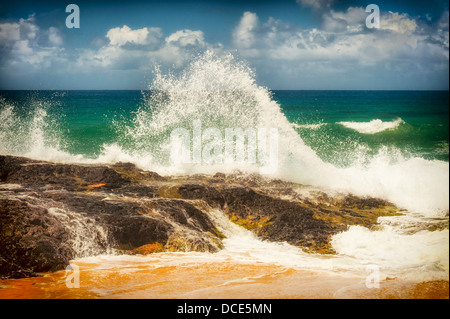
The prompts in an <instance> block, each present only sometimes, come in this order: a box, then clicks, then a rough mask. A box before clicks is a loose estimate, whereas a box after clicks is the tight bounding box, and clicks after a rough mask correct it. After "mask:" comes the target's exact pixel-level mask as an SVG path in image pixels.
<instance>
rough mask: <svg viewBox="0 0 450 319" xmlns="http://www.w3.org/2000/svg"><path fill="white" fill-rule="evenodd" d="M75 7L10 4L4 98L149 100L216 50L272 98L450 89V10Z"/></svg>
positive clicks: (215, 4)
mask: <svg viewBox="0 0 450 319" xmlns="http://www.w3.org/2000/svg"><path fill="white" fill-rule="evenodd" d="M70 1H72V2H70ZM70 1H69V2H65V1H52V0H47V1H28V0H24V1H3V0H0V89H31V90H39V89H56V90H58V89H61V90H69V89H74V90H77V89H98V90H103V89H126V90H128V89H138V90H140V89H146V88H148V86H149V84H150V83H151V81H152V77H153V76H154V75H153V74H154V73H153V71H154V70H155V66H159V67H160V68H161V70H163V71H165V72H173V73H177V72H180V71H182V70H183V68H185V67H186V66H187V65H188V64H189V62H190V61H192V60H193V59H194V58H195V56H197V55H198V54H201V53H202V52H204V51H206V50H212V51H214V52H215V53H216V54H217V55H221V54H226V53H231V54H233V55H234V56H235V57H236V58H237V59H240V60H243V61H245V62H246V63H248V65H249V66H250V67H251V68H252V69H253V70H254V73H255V77H256V81H257V83H258V84H260V85H262V86H265V87H268V88H269V89H272V90H279V89H289V90H290V89H298V90H311V89H312V90H448V88H449V8H448V1H441V0H428V1H411V0H410V1H407V0H368V1H360V0H353V1H343V0H290V1H287V0H282V1H280V0H278V1H275V0H258V1H253V0H251V1H250V0H248V1H245V0H244V1H232V0H228V1H226V0H222V1H218V0H209V1H207V0H197V1H135V0H128V1H114V0H110V1H100V0H93V1H84V0H83V1H82V0H70ZM70 3H74V4H77V5H78V7H79V10H80V20H79V21H80V27H79V28H68V27H67V26H66V18H67V17H68V16H69V15H70V14H71V12H69V13H67V12H66V6H67V5H68V4H70ZM369 4H376V5H377V6H378V8H379V10H380V16H379V22H380V23H379V27H375V28H370V27H369V25H367V24H366V19H367V17H368V16H369V15H370V14H371V12H366V7H367V6H368V5H369Z"/></svg>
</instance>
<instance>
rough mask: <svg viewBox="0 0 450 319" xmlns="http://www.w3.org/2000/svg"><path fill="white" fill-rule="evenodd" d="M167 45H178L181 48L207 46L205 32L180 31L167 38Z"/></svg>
mask: <svg viewBox="0 0 450 319" xmlns="http://www.w3.org/2000/svg"><path fill="white" fill-rule="evenodd" d="M166 43H167V44H170V45H177V46H181V47H186V46H199V47H203V46H205V39H204V35H203V32H202V31H200V30H197V31H192V30H189V29H184V30H179V31H176V32H174V33H172V34H171V35H169V36H168V37H167V38H166Z"/></svg>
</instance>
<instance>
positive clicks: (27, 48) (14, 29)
mask: <svg viewBox="0 0 450 319" xmlns="http://www.w3.org/2000/svg"><path fill="white" fill-rule="evenodd" d="M62 45H63V39H62V37H61V33H60V31H59V30H58V29H57V28H55V27H50V28H49V29H47V30H43V29H41V28H40V27H39V26H38V25H37V24H36V20H35V15H34V14H33V15H30V16H29V17H28V18H27V19H23V18H21V19H19V20H18V21H17V22H5V23H0V64H2V65H4V64H6V63H9V64H11V65H18V66H23V65H24V64H25V65H28V66H32V67H33V68H41V67H45V66H49V65H51V64H52V63H53V62H54V61H61V60H62V59H64V58H63V55H64V50H63V49H62V48H61V46H62Z"/></svg>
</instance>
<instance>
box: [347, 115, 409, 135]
mask: <svg viewBox="0 0 450 319" xmlns="http://www.w3.org/2000/svg"><path fill="white" fill-rule="evenodd" d="M338 123H339V124H342V125H344V126H345V127H347V128H350V129H353V130H355V131H358V132H359V133H362V134H376V133H380V132H383V131H386V130H394V129H396V128H397V127H399V126H400V124H402V123H405V122H404V121H403V120H402V119H401V118H398V119H396V120H394V121H386V122H385V121H382V120H380V119H375V120H371V121H370V122H338Z"/></svg>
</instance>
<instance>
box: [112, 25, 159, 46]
mask: <svg viewBox="0 0 450 319" xmlns="http://www.w3.org/2000/svg"><path fill="white" fill-rule="evenodd" d="M161 36H162V32H161V29H160V28H147V27H146V28H142V29H136V30H132V29H131V28H130V27H129V26H127V25H124V26H123V27H122V28H120V27H116V28H113V29H110V30H109V31H108V33H107V34H106V37H107V38H108V39H109V41H110V44H111V45H113V46H123V45H125V44H127V43H130V44H137V45H146V44H151V43H154V42H157V41H159V39H160V38H161Z"/></svg>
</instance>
